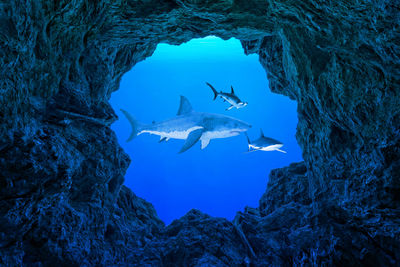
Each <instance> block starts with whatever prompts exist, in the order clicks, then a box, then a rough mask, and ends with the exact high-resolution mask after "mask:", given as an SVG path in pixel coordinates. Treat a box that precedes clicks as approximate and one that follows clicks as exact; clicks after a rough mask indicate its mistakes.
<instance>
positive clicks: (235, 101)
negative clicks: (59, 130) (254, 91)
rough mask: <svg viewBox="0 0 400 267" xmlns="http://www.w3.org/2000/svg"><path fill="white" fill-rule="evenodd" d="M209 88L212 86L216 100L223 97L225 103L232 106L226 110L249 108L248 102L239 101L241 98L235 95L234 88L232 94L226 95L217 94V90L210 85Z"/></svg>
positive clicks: (222, 93)
mask: <svg viewBox="0 0 400 267" xmlns="http://www.w3.org/2000/svg"><path fill="white" fill-rule="evenodd" d="M206 84H207V85H208V86H210V88H211V90H212V91H213V93H214V100H215V99H216V98H217V96H219V97H221V98H222V99H223V100H224V101H226V102H228V103H229V104H231V106H230V107H228V108H227V109H226V110H231V109H232V108H234V107H235V108H237V109H239V108H243V107H245V106H247V102H243V101H242V100H240V99H239V97H237V95H235V91H234V90H233V86H231V92H230V93H224V92H222V91H221V92H219V93H218V92H217V90H215V88H214V87H213V86H212V85H211V84H209V83H206Z"/></svg>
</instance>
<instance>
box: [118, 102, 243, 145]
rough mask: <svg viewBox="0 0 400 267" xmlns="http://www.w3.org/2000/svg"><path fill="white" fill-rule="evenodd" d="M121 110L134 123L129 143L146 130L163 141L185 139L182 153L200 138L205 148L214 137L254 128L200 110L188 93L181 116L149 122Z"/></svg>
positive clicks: (182, 103)
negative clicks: (196, 107) (193, 104)
mask: <svg viewBox="0 0 400 267" xmlns="http://www.w3.org/2000/svg"><path fill="white" fill-rule="evenodd" d="M121 111H122V113H124V115H125V116H126V118H127V119H128V120H129V122H130V124H131V125H132V133H131V135H130V136H129V138H128V140H127V142H128V141H130V140H132V139H133V138H135V137H136V136H138V135H139V134H142V133H149V134H155V135H159V136H160V142H162V141H164V140H165V141H168V139H170V138H174V139H185V140H186V141H185V144H184V145H183V147H182V149H181V150H180V151H179V153H182V152H185V151H186V150H188V149H189V148H191V147H192V146H193V145H194V144H195V143H196V142H197V141H198V140H200V141H201V149H204V148H205V147H206V146H207V145H208V144H209V143H210V140H211V139H215V138H226V137H231V136H236V135H239V134H240V133H241V132H245V131H247V130H248V129H249V128H251V125H250V124H248V123H246V122H244V121H241V120H238V119H235V118H232V117H228V116H225V115H219V114H212V113H205V112H196V111H194V110H193V108H192V105H191V104H190V102H189V100H187V98H186V97H184V96H181V101H180V106H179V110H178V113H177V116H176V117H174V118H171V119H168V120H165V121H161V122H153V123H152V124H148V125H145V124H142V123H140V122H138V121H137V120H135V119H134V118H133V117H132V116H131V115H130V114H129V113H128V112H127V111H125V110H123V109H121Z"/></svg>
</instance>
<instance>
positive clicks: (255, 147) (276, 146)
mask: <svg viewBox="0 0 400 267" xmlns="http://www.w3.org/2000/svg"><path fill="white" fill-rule="evenodd" d="M249 146H250V148H253V149H256V150H261V151H275V150H278V149H279V148H281V147H282V146H283V145H282V144H276V145H271V146H266V147H258V146H254V145H249Z"/></svg>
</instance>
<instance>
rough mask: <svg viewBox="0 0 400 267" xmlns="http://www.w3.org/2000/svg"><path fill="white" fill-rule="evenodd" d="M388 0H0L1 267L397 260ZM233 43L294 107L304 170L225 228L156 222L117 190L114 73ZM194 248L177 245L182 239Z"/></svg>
mask: <svg viewBox="0 0 400 267" xmlns="http://www.w3.org/2000/svg"><path fill="white" fill-rule="evenodd" d="M399 10H400V3H399V1H398V0H395V1H393V0H376V1H369V0H361V1H325V2H321V1H320V2H318V1H311V0H310V1H280V0H279V1H271V0H261V1H255V0H254V1H253V0H250V1H231V0H223V1H207V0H199V1H194V0H172V1H154V0H146V1H138V0H128V1H109V0H99V1H86V0H76V1H72V2H71V1H66V0H61V1H48V0H40V1H34V0H15V1H1V2H0V22H1V23H0V44H1V45H0V103H1V105H0V136H1V138H0V170H1V171H0V265H5V266H54V265H60V266H76V265H82V266H92V265H98V266H113V265H119V266H121V265H137V266H143V265H153V266H179V265H181V266H182V265H193V266H207V265H215V266H224V265H225V266H226V265H230V266H235V265H236V266H240V265H242V266H250V265H253V266H266V265H302V264H304V265H313V264H314V265H340V266H345V265H369V266H378V265H379V266H385V265H386V266H387V265H398V264H399V262H400V252H399V251H400V245H399V244H400V230H399V229H400V227H399V226H400V221H399V218H400V216H399V215H400V212H399V204H400V197H399V195H400V194H399V192H400V172H399V167H400V97H399V94H400V90H399V80H400V59H399V58H400V56H399V51H400V49H399V45H400V44H399V40H400V31H399V28H400V12H399ZM207 35H216V36H219V37H221V38H224V39H226V38H230V37H236V38H238V39H240V40H241V41H242V44H243V47H244V49H245V52H246V53H257V54H258V55H259V56H260V63H261V64H262V65H263V67H264V68H265V70H266V73H267V76H268V79H269V82H270V88H271V90H273V91H274V92H276V93H280V94H284V95H287V96H288V97H290V98H292V99H294V100H296V101H297V103H298V118H299V123H298V127H297V135H296V137H297V140H298V143H299V145H300V146H301V148H302V150H303V158H304V163H298V164H292V165H290V166H289V167H287V168H283V169H281V170H275V171H273V172H272V174H271V176H270V181H269V183H268V188H267V192H266V193H265V194H264V196H263V197H262V199H261V201H260V207H259V208H247V209H246V210H245V212H243V213H238V215H237V217H236V218H235V220H234V222H233V223H230V222H228V221H226V220H224V219H218V218H211V217H209V216H207V215H205V214H202V213H200V212H197V211H191V212H190V213H188V214H187V215H186V216H184V217H182V218H181V219H180V220H177V221H175V222H174V223H173V224H171V225H170V226H168V227H166V228H165V227H164V225H163V223H162V222H161V221H160V220H159V219H158V218H157V215H156V214H155V212H154V209H153V208H152V206H151V205H150V204H148V203H146V202H145V201H144V200H142V199H140V198H138V197H136V196H135V195H134V194H133V193H132V192H130V191H129V190H128V189H127V188H125V187H123V186H122V183H123V176H124V174H125V171H126V168H127V167H128V164H129V158H128V156H127V155H126V154H125V153H124V152H123V151H122V150H121V148H120V147H119V145H118V143H117V141H116V137H115V135H114V133H113V132H112V131H111V130H110V128H109V125H110V124H111V123H112V122H113V121H114V120H115V119H116V115H115V113H114V112H113V110H112V108H111V107H110V105H109V104H108V99H109V98H110V95H111V93H112V92H113V91H115V90H117V89H118V86H119V81H120V79H121V77H122V75H123V74H124V73H125V72H127V71H128V70H129V69H130V68H132V67H133V66H134V65H135V64H136V63H137V62H139V61H141V60H143V59H144V58H146V57H148V56H150V55H151V54H152V53H153V51H154V50H155V47H156V45H157V44H158V43H160V42H166V43H171V44H181V43H183V42H185V41H188V40H190V39H192V38H195V37H204V36H207ZM189 245H190V246H191V247H187V246H189Z"/></svg>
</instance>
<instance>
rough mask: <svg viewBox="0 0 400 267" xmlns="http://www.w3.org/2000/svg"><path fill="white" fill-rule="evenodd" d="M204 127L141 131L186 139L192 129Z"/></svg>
mask: <svg viewBox="0 0 400 267" xmlns="http://www.w3.org/2000/svg"><path fill="white" fill-rule="evenodd" d="M202 128H203V127H201V126H194V127H190V128H188V129H169V130H163V129H154V130H143V131H142V132H141V133H149V134H154V135H159V136H161V137H166V138H172V139H183V140H184V139H187V137H188V136H189V134H190V133H191V132H192V131H194V130H198V129H202Z"/></svg>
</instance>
